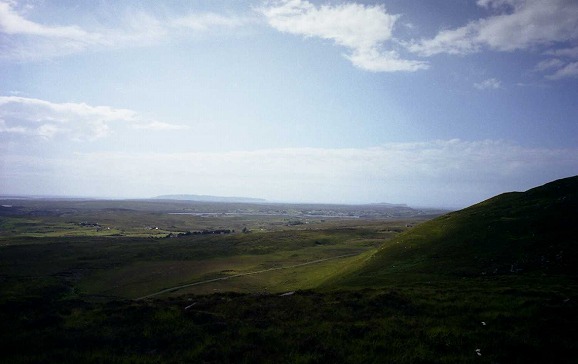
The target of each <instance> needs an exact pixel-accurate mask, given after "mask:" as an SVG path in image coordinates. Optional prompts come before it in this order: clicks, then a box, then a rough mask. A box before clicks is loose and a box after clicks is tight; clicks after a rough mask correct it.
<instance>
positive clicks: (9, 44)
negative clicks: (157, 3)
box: [0, 0, 250, 61]
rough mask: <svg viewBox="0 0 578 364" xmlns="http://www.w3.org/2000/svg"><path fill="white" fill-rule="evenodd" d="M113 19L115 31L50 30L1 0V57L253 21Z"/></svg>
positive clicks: (52, 53) (147, 41) (133, 15)
mask: <svg viewBox="0 0 578 364" xmlns="http://www.w3.org/2000/svg"><path fill="white" fill-rule="evenodd" d="M111 16H113V17H118V23H119V24H118V25H117V26H116V27H113V28H111V27H110V26H104V25H102V26H94V25H93V26H92V27H91V28H90V29H89V28H86V27H83V26H81V25H67V26H47V25H44V24H41V23H39V22H33V21H31V20H28V19H26V18H25V17H24V16H22V15H21V14H20V13H19V11H18V9H17V7H16V6H15V3H13V2H6V1H1V0H0V58H4V59H17V60H25V61H36V60H39V59H46V58H54V57H62V56H66V55H70V54H74V53H79V52H85V51H89V50H102V49H108V48H122V47H142V46H150V45H152V44H157V43H159V42H160V41H162V40H164V39H167V38H170V37H176V36H182V35H183V30H188V31H189V32H204V33H206V32H207V31H209V30H211V31H213V30H216V29H223V28H225V29H233V28H238V27H241V26H243V25H245V24H248V23H249V22H250V20H249V19H248V18H244V17H237V16H225V15H220V14H215V13H194V14H182V15H179V16H161V15H159V14H149V13H146V12H143V11H130V10H127V11H126V12H123V13H120V14H111ZM112 23H114V22H112ZM185 34H186V33H185Z"/></svg>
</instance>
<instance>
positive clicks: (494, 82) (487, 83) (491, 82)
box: [474, 78, 502, 90]
mask: <svg viewBox="0 0 578 364" xmlns="http://www.w3.org/2000/svg"><path fill="white" fill-rule="evenodd" d="M474 87H475V88H477V89H478V90H488V89H491V90H496V89H499V88H502V81H500V80H498V79H496V78H489V79H487V80H484V81H482V82H478V83H474Z"/></svg>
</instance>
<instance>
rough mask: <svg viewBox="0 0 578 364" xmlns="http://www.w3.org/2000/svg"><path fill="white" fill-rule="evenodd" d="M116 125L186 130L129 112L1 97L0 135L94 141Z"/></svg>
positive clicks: (81, 104)
mask: <svg viewBox="0 0 578 364" xmlns="http://www.w3.org/2000/svg"><path fill="white" fill-rule="evenodd" d="M115 123H124V124H127V125H129V126H130V127H133V128H140V129H153V130H178V129H182V128H184V127H183V126H180V125H173V124H169V123H164V122H159V121H151V120H146V119H144V118H142V117H141V116H140V115H139V114H138V113H137V112H135V111H133V110H129V109H118V108H112V107H109V106H91V105H87V104H85V103H53V102H50V101H46V100H39V99H33V98H26V97H18V96H0V134H1V133H9V134H20V135H24V136H32V137H41V138H44V139H52V138H55V137H64V138H67V139H73V140H93V139H98V138H102V137H105V136H107V135H108V134H109V132H110V130H111V127H112V126H113V125H114V124H115Z"/></svg>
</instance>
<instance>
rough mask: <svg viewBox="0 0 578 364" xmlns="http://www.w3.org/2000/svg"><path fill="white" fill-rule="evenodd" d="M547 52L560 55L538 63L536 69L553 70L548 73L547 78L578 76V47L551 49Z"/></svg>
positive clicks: (539, 70) (557, 78)
mask: <svg viewBox="0 0 578 364" xmlns="http://www.w3.org/2000/svg"><path fill="white" fill-rule="evenodd" d="M545 54H547V55H553V56H557V57H559V58H550V59H546V60H543V61H541V62H539V63H538V64H537V65H536V67H535V70H536V71H538V72H551V73H550V74H549V75H546V78H547V79H550V80H561V79H564V78H576V77H578V62H576V60H578V47H573V48H563V49H555V50H550V51H547V52H545Z"/></svg>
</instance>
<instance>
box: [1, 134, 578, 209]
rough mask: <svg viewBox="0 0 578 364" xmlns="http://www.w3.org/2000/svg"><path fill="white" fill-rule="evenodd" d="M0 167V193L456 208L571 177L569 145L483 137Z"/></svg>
mask: <svg viewBox="0 0 578 364" xmlns="http://www.w3.org/2000/svg"><path fill="white" fill-rule="evenodd" d="M0 165H4V166H5V167H3V168H4V170H3V171H2V173H3V176H4V181H5V183H6V188H5V189H4V190H5V191H7V192H10V193H52V194H53V193H54V191H53V190H43V191H40V190H38V191H37V190H34V191H31V190H26V191H24V190H18V188H20V187H19V186H20V185H24V184H23V183H24V182H25V181H30V180H31V179H32V180H37V181H42V182H43V183H42V184H40V185H41V186H54V188H65V189H66V191H67V192H68V193H70V194H75V195H86V194H92V195H105V196H111V195H112V196H124V197H147V196H153V195H158V194H164V193H197V194H210V195H228V196H253V197H262V198H267V199H269V200H285V201H302V202H305V201H313V202H346V203H359V202H399V203H410V204H413V205H418V206H419V205H437V206H456V205H466V204H471V203H474V202H477V201H480V200H482V199H485V198H488V197H491V196H493V195H495V194H498V193H501V192H506V191H511V190H523V189H527V188H530V187H533V186H536V185H539V184H541V183H545V182H547V181H550V180H553V179H556V178H561V177H566V176H569V175H571V174H575V173H576V171H577V170H578V150H576V149H546V148H526V147H522V146H519V145H515V144H511V143H507V142H503V141H491V140H486V141H473V142H468V141H462V140H439V141H433V142H421V143H395V144H386V145H383V146H381V147H376V148H362V149H354V148H351V149H321V148H297V149H269V150H256V151H236V152H222V153H152V152H151V153H112V152H102V153H90V154H76V155H74V156H72V157H70V158H67V159H50V158H47V157H45V156H42V157H26V158H23V157H22V156H10V155H9V154H7V153H5V154H3V155H0ZM40 166H41V167H40ZM46 170H48V171H50V172H46ZM72 171H74V172H72ZM152 171H154V172H152ZM35 173H36V174H37V176H36V178H35ZM20 174H25V177H19V176H20ZM126 176H131V178H126ZM28 183H30V182H28ZM44 188H46V187H44Z"/></svg>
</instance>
